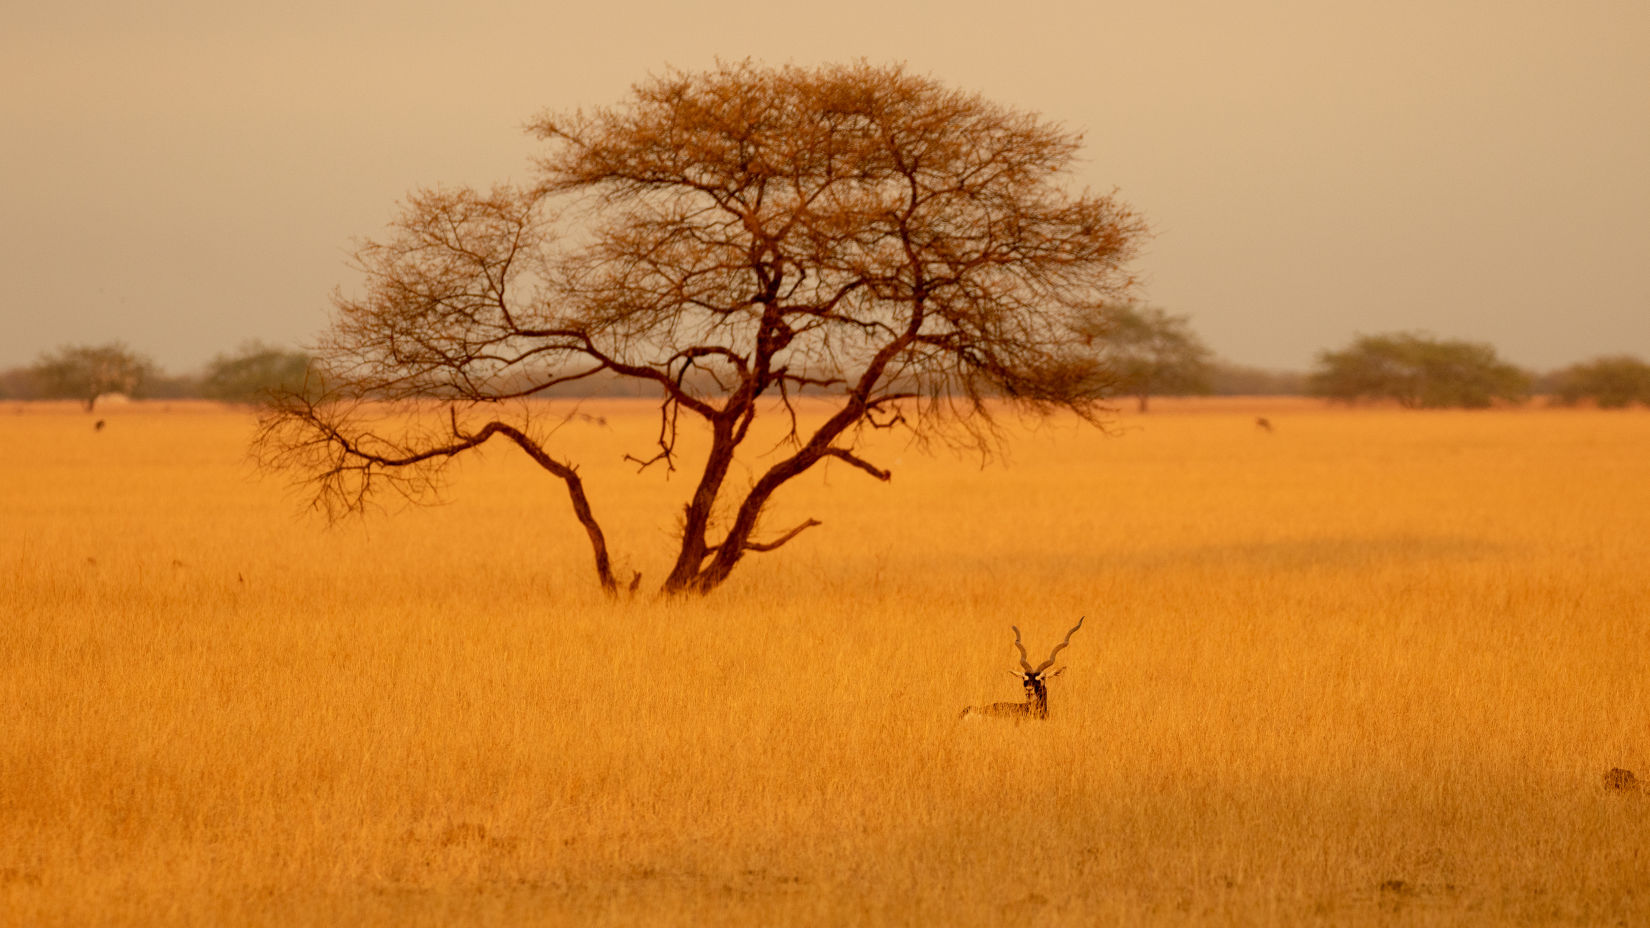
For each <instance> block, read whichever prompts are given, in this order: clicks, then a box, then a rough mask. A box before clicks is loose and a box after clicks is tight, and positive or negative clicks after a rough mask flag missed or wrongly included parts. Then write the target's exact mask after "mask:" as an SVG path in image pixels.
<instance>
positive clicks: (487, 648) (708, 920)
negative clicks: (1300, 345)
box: [0, 401, 1650, 928]
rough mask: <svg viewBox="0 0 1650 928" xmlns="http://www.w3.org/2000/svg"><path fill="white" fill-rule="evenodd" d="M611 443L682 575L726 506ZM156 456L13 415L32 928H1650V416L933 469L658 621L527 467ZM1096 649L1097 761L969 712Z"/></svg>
mask: <svg viewBox="0 0 1650 928" xmlns="http://www.w3.org/2000/svg"><path fill="white" fill-rule="evenodd" d="M583 410H584V411H585V412H591V413H598V414H600V415H601V416H604V417H605V420H606V423H607V424H606V426H603V425H599V424H597V423H595V422H590V421H586V420H583V419H575V420H573V421H571V422H569V424H568V425H567V426H565V427H564V428H563V429H562V431H561V432H559V433H558V435H557V439H556V440H557V442H559V443H560V446H561V447H564V448H566V449H569V451H568V453H569V456H571V457H574V458H577V459H582V460H585V461H587V463H586V464H585V468H584V471H583V472H584V473H585V475H586V478H587V480H588V481H589V482H590V485H591V493H592V497H593V499H594V502H595V504H596V506H597V507H598V511H599V513H600V514H603V515H605V516H606V517H607V518H608V520H609V522H610V524H611V528H612V534H613V536H614V542H615V547H616V549H617V551H618V552H619V554H620V556H621V558H622V559H623V560H622V562H621V566H622V567H623V568H624V569H636V570H641V571H642V572H643V573H644V574H645V575H647V576H648V577H649V578H651V579H657V578H658V576H659V572H660V571H661V570H662V569H663V568H664V566H665V564H666V563H667V558H668V554H669V541H670V534H671V531H672V528H673V517H674V513H675V511H676V510H675V508H674V507H675V506H676V505H677V503H678V502H679V500H680V499H681V498H682V497H683V496H684V495H685V494H686V492H687V491H688V486H689V484H688V482H687V480H686V478H685V477H684V476H683V475H681V474H678V475H676V476H675V477H673V478H669V479H667V478H666V476H665V475H663V474H661V473H657V472H654V471H649V472H648V473H646V474H643V475H641V476H637V475H636V474H635V473H634V467H633V466H631V465H627V464H624V463H623V462H622V461H620V460H619V457H618V455H619V452H620V450H621V449H622V448H625V447H627V446H626V445H624V444H623V443H622V442H620V441H619V439H620V437H621V436H623V437H630V438H635V437H636V436H642V437H643V440H644V441H645V436H646V435H647V434H649V430H650V429H651V428H652V427H653V422H652V420H651V418H650V416H651V415H652V414H651V412H650V411H649V410H648V408H647V407H646V406H640V405H632V404H627V403H625V402H605V403H587V404H586V405H585V406H584V407H583ZM1256 415H1265V416H1267V417H1268V418H1269V419H1270V420H1271V421H1272V423H1273V424H1274V426H1275V430H1274V431H1273V432H1272V433H1270V434H1268V433H1265V432H1262V431H1261V430H1259V429H1257V428H1256V427H1255V425H1254V417H1255V416H1256ZM108 420H109V427H108V428H106V429H104V430H103V431H102V432H94V431H93V429H92V427H91V423H90V419H89V417H87V416H86V415H84V414H81V413H78V412H75V411H73V410H71V409H69V408H67V407H62V408H47V407H29V408H26V409H25V408H21V407H19V408H17V409H6V410H0V519H3V528H4V530H3V532H0V564H3V565H4V568H3V570H4V573H3V575H0V576H3V579H0V603H3V613H4V614H3V619H0V660H3V662H4V664H3V668H4V672H3V673H0V708H3V710H4V715H5V717H4V720H3V722H0V923H4V924H8V925H60V924H61V925H93V924H121V925H128V924H130V925H143V924H166V925H177V924H219V925H228V924H237V925H238V924H247V925H339V924H347V925H350V926H352V928H355V926H360V928H365V926H376V925H452V924H466V923H488V924H512V925H513V924H569V923H577V924H595V925H602V924H614V925H621V924H622V925H631V924H654V925H676V924H683V925H689V924H691V925H699V924H722V923H761V924H832V925H835V924H866V923H882V924H920V925H940V924H947V925H949V924H958V925H1014V924H1037V925H1045V924H1117V923H1154V924H1182V923H1210V922H1213V923H1232V924H1255V925H1270V924H1277V925H1298V924H1314V923H1316V924H1334V925H1359V924H1392V923H1402V924H1434V923H1437V924H1442V923H1449V924H1462V923H1483V924H1501V923H1508V922H1519V923H1530V924H1618V923H1619V924H1650V852H1647V851H1646V849H1645V846H1646V835H1647V833H1650V831H1647V826H1650V797H1644V798H1640V797H1639V796H1636V795H1624V794H1621V793H1612V792H1607V791H1606V790H1604V789H1603V788H1602V786H1601V780H1600V777H1601V775H1602V774H1603V772H1604V771H1605V770H1607V769H1609V768H1611V767H1627V768H1636V769H1637V770H1638V771H1639V772H1640V773H1641V774H1644V773H1650V700H1647V698H1646V697H1647V693H1646V686H1645V675H1646V658H1647V656H1650V630H1647V628H1650V621H1647V620H1650V593H1647V592H1646V589H1647V579H1650V463H1647V462H1650V415H1647V414H1645V413H1642V412H1616V413H1606V412H1591V411H1577V410H1570V411H1546V410H1525V411H1507V412H1481V413H1448V412H1441V413H1419V412H1397V411H1384V410H1356V411H1346V410H1327V409H1323V408H1320V407H1318V406H1316V405H1312V404H1308V403H1287V402H1280V403H1262V402H1258V401H1257V402H1254V403H1249V404H1243V403H1224V404H1222V403H1208V404H1173V403H1167V402H1165V403H1162V404H1159V408H1158V409H1157V410H1156V411H1154V412H1153V413H1152V414H1150V415H1147V416H1132V415H1125V416H1123V417H1122V418H1121V419H1119V420H1118V427H1117V429H1116V432H1117V434H1115V435H1113V436H1111V437H1107V436H1103V435H1100V434H1098V433H1095V432H1093V431H1091V430H1085V429H1081V428H1078V427H1076V426H1075V425H1074V424H1072V423H1066V422H1055V423H1050V424H1046V425H1043V426H1041V427H1035V428H1033V427H1030V426H1023V425H1019V424H1013V425H1011V426H1010V427H1009V434H1008V437H1007V442H1006V447H1007V452H1008V453H1007V457H1008V460H1007V462H1006V464H994V465H992V466H991V467H988V468H985V469H982V468H981V467H980V466H979V461H978V460H976V459H972V458H967V457H961V458H959V457H954V456H951V455H948V454H946V453H945V452H943V451H942V452H939V453H938V454H934V455H928V454H924V453H922V452H920V451H919V450H917V449H913V448H908V447H905V446H904V445H901V444H897V443H888V444H885V445H883V446H882V447H879V448H877V449H875V451H874V454H875V458H874V460H876V461H877V462H878V463H880V464H883V465H885V466H890V467H891V468H892V469H893V470H894V473H895V476H894V479H893V481H892V482H891V483H888V484H880V483H877V482H875V481H872V480H870V479H868V478H866V477H865V475H863V474H861V473H859V472H858V471H855V470H853V469H851V468H848V467H839V468H832V469H828V470H824V471H822V472H820V473H818V474H815V475H811V476H810V477H809V478H808V479H807V480H806V482H805V483H802V484H801V485H798V486H796V487H794V488H792V489H791V490H789V491H787V492H786V493H785V494H784V495H783V497H782V499H781V500H780V511H779V512H777V513H775V514H774V516H773V519H772V524H773V526H774V528H776V529H778V528H783V527H785V526H788V525H790V524H794V522H797V521H800V520H801V519H803V518H806V517H809V516H812V517H817V518H819V519H821V520H822V521H823V522H824V523H825V524H824V526H823V527H821V528H817V529H813V530H811V531H809V532H807V533H805V534H804V535H802V536H801V537H799V538H798V539H797V540H795V541H794V542H792V543H791V544H790V545H789V546H787V547H786V548H784V549H783V550H781V551H779V552H775V553H772V554H767V555H756V556H753V558H752V560H750V561H749V562H747V563H746V564H744V565H742V566H741V568H740V570H739V571H738V572H737V573H736V574H735V575H734V577H733V578H732V580H731V581H730V582H729V584H728V585H727V586H726V587H724V588H723V589H722V590H721V591H719V592H718V593H716V594H715V595H713V596H712V597H710V598H708V599H705V600H702V601H656V600H653V599H650V598H647V597H641V598H638V599H635V600H631V601H623V602H619V603H608V602H607V601H605V600H604V599H602V598H601V596H600V595H599V593H598V592H597V590H596V589H595V583H594V579H593V572H592V570H591V567H590V563H589V552H588V549H587V547H586V546H585V545H584V543H583V540H582V538H583V536H582V533H580V532H579V531H578V530H577V527H576V525H575V524H574V523H573V521H572V519H571V516H570V514H569V512H568V507H567V503H566V501H565V497H564V496H563V495H562V494H561V492H560V487H559V484H557V483H556V482H555V481H553V480H551V479H549V478H547V477H544V476H542V475H539V474H537V473H535V472H534V469H533V467H532V465H531V464H530V463H526V462H523V461H522V460H521V459H520V458H519V457H518V456H515V455H511V454H508V453H506V452H505V451H504V449H499V451H498V452H496V453H490V454H489V455H488V456H486V457H485V458H481V459H476V460H472V461H470V462H468V463H466V464H464V465H463V466H462V467H460V468H458V469H457V471H456V472H455V473H454V474H453V475H452V476H453V482H452V488H451V493H450V498H449V501H448V502H447V504H446V505H443V506H439V507H434V508H419V509H409V510H406V511H399V512H394V513H391V514H387V515H379V516H372V517H369V518H367V519H365V520H362V521H358V522H353V523H349V524H345V525H341V526H338V527H334V528H331V529H328V528H325V527H323V526H322V525H320V524H319V523H317V522H316V521H314V520H313V519H305V518H299V517H297V516H295V515H294V513H295V505H296V503H295V501H294V499H293V498H292V496H291V495H290V494H289V493H287V492H286V491H285V489H284V488H283V486H282V484H281V483H280V481H279V480H270V479H260V478H259V477H258V476H257V475H256V474H255V473H254V472H253V470H252V469H251V467H250V465H249V464H248V463H247V459H246V440H247V438H248V437H249V435H250V433H251V421H250V417H249V416H248V415H246V414H245V413H242V412H235V411H228V410H218V409H214V408H211V407H186V406H178V407H174V408H171V409H169V410H161V409H159V408H156V407H152V406H145V405H138V406H134V407H130V408H126V409H120V410H116V411H113V412H111V413H110V414H109V415H108ZM629 447H634V446H633V445H631V446H629ZM625 575H626V576H628V574H625ZM644 582H645V581H644ZM1080 615H1087V617H1088V619H1087V622H1086V623H1085V625H1084V628H1083V630H1082V631H1081V632H1079V633H1078V634H1077V635H1076V636H1075V637H1074V638H1073V640H1072V644H1071V646H1070V647H1069V648H1068V649H1067V650H1066V651H1065V652H1064V654H1062V656H1061V657H1062V663H1063V664H1066V665H1067V666H1068V667H1069V670H1068V671H1067V672H1066V673H1065V674H1064V675H1063V676H1061V677H1060V678H1058V679H1057V680H1055V681H1054V683H1053V685H1052V686H1051V695H1050V705H1051V718H1050V720H1049V721H1048V722H1046V723H1043V724H1038V725H1023V726H1018V727H1015V726H1010V725H1001V724H979V723H971V724H960V723H959V722H958V721H957V713H958V711H959V710H960V709H961V708H962V707H963V706H964V705H967V704H971V703H981V702H989V701H995V700H1003V699H1012V698H1016V697H1017V696H1018V694H1019V687H1018V684H1017V683H1016V682H1015V681H1014V680H1013V679H1011V678H1010V677H1009V675H1008V674H1007V673H1006V672H1005V671H1008V670H1011V669H1013V668H1014V667H1015V666H1016V661H1015V659H1014V658H1015V656H1016V655H1015V654H1014V651H1013V649H1012V643H1011V642H1012V638H1011V634H1010V632H1009V625H1011V624H1017V625H1018V626H1019V627H1020V628H1021V630H1022V631H1023V632H1024V633H1025V636H1026V639H1027V644H1028V646H1029V647H1030V649H1032V650H1033V651H1037V650H1039V649H1041V650H1042V651H1043V653H1047V649H1048V648H1049V647H1050V646H1052V645H1053V644H1054V643H1055V642H1056V641H1057V640H1058V637H1059V635H1061V634H1063V633H1064V631H1065V630H1066V629H1067V628H1069V627H1070V626H1071V625H1072V623H1073V622H1075V620H1076V619H1077V617H1078V616H1080ZM1034 656H1035V655H1034Z"/></svg>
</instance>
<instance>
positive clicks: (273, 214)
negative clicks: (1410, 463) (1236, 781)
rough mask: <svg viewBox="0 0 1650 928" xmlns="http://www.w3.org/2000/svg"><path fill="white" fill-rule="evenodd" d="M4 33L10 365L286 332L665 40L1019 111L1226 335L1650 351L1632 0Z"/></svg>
mask: <svg viewBox="0 0 1650 928" xmlns="http://www.w3.org/2000/svg"><path fill="white" fill-rule="evenodd" d="M5 20H6V25H5V29H4V31H3V32H0V86H3V87H4V88H5V90H4V93H3V95H0V126H3V129H0V277H3V278H4V279H5V280H6V282H7V283H6V286H5V289H4V292H3V294H0V367H9V366H12V365H15V364H23V363H27V362H29V361H31V360H32V359H33V358H34V357H35V356H36V355H38V354H39V353H40V352H41V351H42V350H44V349H47V348H51V347H54V346H56V345H59V344H62V343H66V342H101V341H107V340H110V339H114V338H120V339H124V340H125V341H126V342H127V343H129V344H130V345H131V346H132V347H134V348H137V349H139V350H141V351H144V352H147V353H149V354H151V355H152V356H153V357H154V358H156V359H157V360H158V361H159V362H160V363H161V364H162V365H163V366H165V367H167V368H169V369H171V370H173V371H174V372H180V373H181V372H184V371H186V370H190V369H193V368H197V367H199V366H200V365H202V364H204V363H205V362H206V361H207V360H208V359H210V358H211V357H212V356H213V355H214V354H216V353H218V352H220V351H225V350H229V349H232V348H234V347H235V346H236V345H237V344H238V343H240V342H242V341H244V340H246V339H249V338H261V339H264V340H267V341H274V342H277V343H286V344H294V345H296V344H302V343H304V342H305V341H306V340H307V339H309V338H310V337H312V336H313V335H314V334H315V333H316V332H317V331H319V330H320V329H321V328H323V327H324V326H325V325H326V321H327V318H328V312H329V307H330V302H329V299H330V294H331V292H332V289H333V288H334V287H335V286H340V285H341V286H344V287H346V288H348V287H350V286H352V285H353V278H352V275H351V272H350V271H349V269H348V267H347V266H346V259H347V256H348V252H349V250H350V248H351V245H352V242H353V241H354V240H355V239H357V238H359V237H363V236H370V235H374V234H376V233H377V232H378V231H379V230H381V229H382V228H383V226H384V223H385V222H386V221H387V220H388V219H389V218H390V217H391V215H392V214H393V212H394V209H395V206H396V203H397V201H398V200H399V199H400V198H401V197H402V196H403V195H404V194H405V193H406V192H407V191H408V190H410V189H411V188H413V187H416V186H419V185H428V184H436V183H445V184H459V183H468V184H478V185H489V184H491V183H492V182H494V181H497V180H504V179H509V178H512V177H513V178H518V179H525V177H526V176H527V159H528V157H529V156H530V155H531V153H532V151H533V147H532V145H531V144H530V143H529V141H528V140H527V139H526V137H525V136H524V135H523V134H522V133H521V131H520V126H521V125H522V123H523V122H525V121H526V120H527V119H528V118H530V117H531V116H533V115H534V114H536V113H538V112H539V111H541V110H544V109H569V108H573V107H577V106H579V105H597V104H607V103H613V102H616V101H618V100H619V99H620V98H621V97H622V96H623V95H624V93H625V92H626V90H627V89H628V87H629V86H630V85H631V84H632V83H633V82H635V81H637V80H640V79H642V78H645V77H646V76H647V75H648V74H650V73H657V72H659V71H660V70H661V69H663V68H664V67H665V66H667V65H674V66H678V67H684V68H697V67H702V66H705V65H708V64H710V63H711V62H712V61H713V60H714V59H715V58H716V57H718V56H720V57H722V58H724V59H739V58H745V57H751V58H754V59H757V60H759V61H764V62H767V63H772V64H782V63H787V62H793V63H797V64H811V63H816V62H821V61H843V60H849V59H854V58H861V57H863V58H866V59H869V60H870V61H872V62H874V63H883V62H895V61H904V62H906V63H908V65H909V66H910V67H911V68H912V69H913V70H915V71H918V72H921V73H927V74H931V75H933V76H935V77H938V78H940V79H942V80H944V81H946V82H948V83H951V84H954V85H957V86H961V87H965V88H968V89H971V90H977V91H980V92H982V93H983V94H985V95H986V96H988V97H990V98H993V99H996V100H999V101H1001V102H1005V103H1011V104H1014V105H1017V106H1021V107H1027V108H1031V109H1035V110H1038V111H1041V112H1042V113H1044V114H1045V115H1046V116H1048V117H1050V118H1052V119H1055V120H1058V121H1060V122H1062V123H1064V124H1066V125H1067V126H1069V127H1071V128H1074V129H1079V130H1081V131H1083V132H1084V133H1085V136H1086V139H1087V152H1086V155H1087V161H1086V162H1085V164H1084V165H1083V179H1084V181H1085V182H1087V183H1088V184H1090V185H1091V186H1093V187H1095V188H1097V189H1101V190H1110V189H1112V188H1114V187H1115V188H1116V189H1117V190H1118V193H1119V195H1120V197H1121V199H1123V200H1124V201H1126V202H1128V203H1129V204H1130V205H1132V206H1134V207H1135V208H1136V209H1138V210H1139V211H1140V212H1142V213H1143V214H1144V215H1145V216H1146V217H1147V219H1148V220H1149V221H1150V222H1151V224H1152V225H1153V227H1154V229H1155V232H1156V237H1155V238H1154V239H1153V241H1152V242H1151V244H1150V247H1149V250H1148V253H1147V255H1146V256H1145V257H1144V259H1143V260H1142V261H1141V262H1140V263H1139V265H1138V268H1139V270H1140V272H1141V273H1142V274H1143V276H1144V278H1145V289H1144V291H1143V292H1142V294H1141V295H1142V297H1143V298H1144V299H1145V300H1146V301H1148V302H1150V303H1152V304H1154V305H1157V306H1162V307H1164V308H1166V309H1169V310H1171V311H1174V312H1181V313H1188V314H1190V315H1191V317H1192V321H1193V324H1194V326H1195V327H1196V329H1197V330H1198V331H1199V332H1200V333H1201V334H1202V335H1203V336H1204V338H1205V339H1206V340H1207V341H1208V342H1209V344H1210V345H1211V346H1212V347H1213V348H1214V349H1215V350H1216V351H1217V352H1218V353H1219V354H1221V355H1222V356H1224V357H1227V358H1229V359H1231V360H1234V361H1238V362H1241V363H1247V364H1256V365H1262V366H1270V367H1285V368H1296V369H1304V368H1306V367H1308V366H1310V364H1311V363H1312V361H1313V358H1314V356H1315V354H1316V352H1317V351H1318V350H1320V349H1322V348H1325V347H1338V346H1340V345H1342V344H1344V343H1345V342H1346V341H1348V340H1349V339H1350V338H1351V337H1352V336H1353V335H1354V334H1356V333H1359V332H1383V331H1390V330H1395V329H1421V330H1426V331H1430V332H1432V333H1435V334H1437V335H1440V336H1448V337H1465V338H1471V339H1474V340H1481V341H1488V342H1491V343H1493V344H1494V345H1495V346H1496V347H1497V348H1498V349H1500V350H1501V352H1502V354H1503V355H1504V356H1506V357H1507V358H1509V359H1510V360H1513V361H1515V362H1517V363H1520V364H1525V365H1529V366H1532V367H1536V368H1548V367H1557V366H1562V365H1564V364H1568V363H1571V362H1573V361H1578V360H1583V359H1585V358H1589V357H1593V356H1595V355H1598V354H1602V353H1610V352H1627V353H1635V354H1638V355H1639V356H1641V357H1647V358H1650V2H1646V0H1553V2H1543V3H1530V2H1520V0H1493V2H1489V0H1486V2H1460V0H1417V2H1412V0H1383V2H1380V3H1373V2H1365V3H1341V2H1333V0H1306V2H1265V0H1261V2H1250V3H1234V2H1230V0H1210V2H1155V0H1133V2H1129V3H1106V2H1096V0H1084V2H1070V3H1054V2H1035V0H1029V2H1028V0H1022V2H1019V3H1013V4H1011V3H1004V2H992V3H986V2H980V0H961V2H952V3H926V2H907V0H850V2H844V3H837V4H834V5H833V4H810V5H801V4H791V3H786V2H783V0H762V2H752V0H703V2H700V3H696V4H694V3H679V2H663V0H633V2H630V3H623V2H617V3H609V4H603V3H596V2H588V0H587V2H582V3H579V4H577V5H563V4H561V3H557V2H555V0H548V2H546V0H539V2H499V0H472V2H465V3H451V4H446V3H434V2H428V0H383V2H378V0H374V2H370V3H349V2H347V0H344V2H337V0H326V2H321V0H298V2H287V3H281V4H270V5H268V6H267V7H261V6H260V7H257V8H255V7H254V5H252V4H224V3H222V0H211V2H205V0H201V2H195V0H187V2H185V0H155V2H151V3H146V4H132V3H129V2H126V0H120V2H113V0H86V2H80V3H74V4H48V3H37V4H30V5H28V6H26V7H24V6H21V5H19V6H17V7H16V8H13V9H8V11H7V13H6V16H5Z"/></svg>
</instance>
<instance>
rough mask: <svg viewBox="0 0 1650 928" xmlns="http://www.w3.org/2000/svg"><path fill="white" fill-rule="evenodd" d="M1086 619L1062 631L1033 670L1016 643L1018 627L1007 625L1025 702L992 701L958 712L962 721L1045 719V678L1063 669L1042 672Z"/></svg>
mask: <svg viewBox="0 0 1650 928" xmlns="http://www.w3.org/2000/svg"><path fill="white" fill-rule="evenodd" d="M1086 618H1088V616H1084V617H1083V618H1082V619H1078V620H1077V624H1076V625H1073V626H1072V627H1071V631H1069V632H1066V639H1065V640H1064V641H1062V642H1060V643H1059V644H1057V645H1055V646H1054V650H1052V651H1050V652H1048V660H1046V661H1043V662H1042V663H1041V664H1038V665H1037V666H1035V667H1033V666H1031V659H1030V657H1029V656H1027V654H1026V646H1025V645H1023V644H1021V643H1020V627H1019V626H1018V625H1011V626H1009V627H1010V628H1012V629H1014V646H1015V647H1016V648H1019V649H1020V667H1021V668H1022V670H1023V672H1022V673H1021V674H1020V682H1021V683H1023V684H1025V688H1026V701H1025V702H994V703H992V704H991V705H989V706H969V707H968V708H966V709H964V710H963V711H962V717H963V718H965V719H1010V720H1012V721H1014V722H1023V721H1025V720H1026V719H1046V718H1048V679H1049V677H1055V676H1059V674H1060V671H1062V670H1065V669H1066V668H1064V667H1061V668H1059V669H1058V670H1055V671H1054V672H1053V673H1050V674H1044V673H1043V671H1045V670H1047V669H1048V668H1049V667H1050V666H1052V665H1053V664H1054V659H1055V658H1056V657H1058V656H1060V652H1061V651H1063V650H1065V647H1066V645H1068V644H1071V636H1072V635H1075V634H1077V630H1078V629H1079V628H1082V627H1083V619H1086Z"/></svg>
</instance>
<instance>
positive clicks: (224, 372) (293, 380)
mask: <svg viewBox="0 0 1650 928" xmlns="http://www.w3.org/2000/svg"><path fill="white" fill-rule="evenodd" d="M309 365H310V356H309V355H308V354H306V353H304V352H302V351H292V350H290V349H285V348H277V347H274V346H272V345H266V344H263V343H262V342H255V341H254V342H248V343H246V344H244V345H242V346H241V347H240V349H239V350H237V351H236V352H235V353H234V354H220V355H218V356H217V357H215V358H213V359H212V362H211V363H210V364H208V365H207V366H206V374H205V376H204V377H202V378H201V384H200V391H201V395H202V396H204V397H206V398H208V399H215V400H223V401H224V402H229V403H256V402H259V401H262V400H267V399H270V398H272V397H274V396H276V395H277V394H281V393H298V392H302V391H303V390H304V389H305V386H306V379H307V376H308V374H309Z"/></svg>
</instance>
